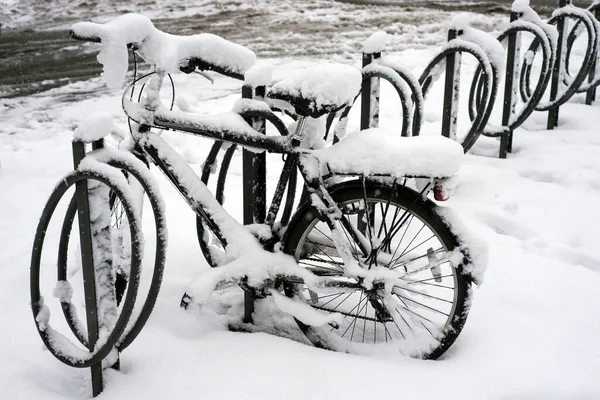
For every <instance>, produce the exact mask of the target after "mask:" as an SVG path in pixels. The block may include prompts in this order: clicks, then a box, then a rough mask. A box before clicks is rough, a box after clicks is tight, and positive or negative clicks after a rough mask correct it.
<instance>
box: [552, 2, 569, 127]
mask: <svg viewBox="0 0 600 400" xmlns="http://www.w3.org/2000/svg"><path fill="white" fill-rule="evenodd" d="M568 5H571V0H558V7H559V8H562V7H566V6H568ZM556 29H558V47H557V49H556V59H555V60H554V67H553V68H552V81H551V83H550V101H553V100H554V99H556V96H557V94H558V85H559V84H560V78H561V76H562V70H563V67H564V62H563V61H564V60H563V54H564V52H565V51H566V49H565V46H566V41H567V35H568V24H567V18H566V17H563V18H559V20H558V23H557V24H556ZM558 108H559V106H556V107H553V108H551V109H550V110H548V123H547V124H546V128H547V129H554V128H555V127H556V126H558Z"/></svg>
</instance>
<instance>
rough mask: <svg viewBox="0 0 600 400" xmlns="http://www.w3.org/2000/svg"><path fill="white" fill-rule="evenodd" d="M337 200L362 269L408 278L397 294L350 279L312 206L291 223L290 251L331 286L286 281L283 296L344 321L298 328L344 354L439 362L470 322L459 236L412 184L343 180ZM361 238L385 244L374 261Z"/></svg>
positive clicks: (468, 280) (318, 343)
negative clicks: (397, 354) (394, 355)
mask: <svg viewBox="0 0 600 400" xmlns="http://www.w3.org/2000/svg"><path fill="white" fill-rule="evenodd" d="M331 195H332V197H333V199H334V200H335V202H336V204H337V205H338V207H339V208H340V209H341V210H342V213H343V215H344V216H343V219H345V223H344V228H340V229H341V230H342V232H341V233H342V235H341V236H342V237H344V238H345V239H346V240H347V241H348V242H349V246H350V249H351V250H352V255H353V257H354V258H355V260H356V261H357V262H358V264H359V265H360V266H362V267H364V268H368V269H371V268H375V267H384V268H387V269H389V270H393V271H396V272H400V275H401V279H400V280H399V281H398V284H395V285H394V286H393V288H391V290H390V288H389V287H388V288H386V287H385V285H384V283H383V282H373V284H372V285H370V284H365V282H361V280H360V279H356V278H353V277H351V276H348V275H347V274H346V271H345V268H344V263H343V261H342V258H341V256H340V255H339V254H338V251H337V249H336V247H335V245H334V244H333V240H332V234H331V230H330V229H329V228H328V226H327V224H326V223H325V222H324V221H321V220H320V219H319V217H318V213H317V212H316V211H315V210H314V208H312V207H311V206H309V205H308V204H305V205H304V206H302V207H301V208H300V209H299V211H298V212H297V213H296V215H295V216H294V218H293V219H292V222H291V223H290V226H289V228H288V231H287V233H286V237H285V238H284V247H283V248H284V251H285V252H286V253H288V254H291V255H293V256H294V257H295V258H296V260H297V261H298V263H299V264H300V266H302V267H305V268H307V269H309V270H310V271H311V272H313V273H314V274H315V275H318V276H322V277H327V278H326V282H327V283H326V285H323V286H322V287H318V288H314V287H311V288H310V290H309V289H308V287H307V286H306V285H304V284H298V283H294V284H287V285H286V290H285V292H286V295H287V296H288V297H292V298H297V299H300V300H302V301H306V302H307V303H308V304H309V305H311V306H312V307H314V308H316V309H318V310H321V311H323V312H327V313H339V314H341V316H342V321H341V324H340V325H339V326H336V327H332V326H329V325H326V326H322V327H313V326H309V325H306V324H304V323H302V322H301V321H299V320H296V322H297V323H298V326H299V327H300V329H301V330H302V331H303V332H304V334H305V335H306V336H307V338H308V339H309V340H310V341H311V342H312V343H313V344H314V345H316V346H317V347H321V348H326V349H331V350H336V351H342V352H348V353H356V354H372V353H378V352H381V353H383V354H386V353H387V354H389V352H391V351H393V352H400V353H402V354H404V355H409V356H411V357H415V358H423V359H436V358H438V357H439V356H441V355H442V354H443V353H444V352H445V351H446V350H447V349H448V348H449V347H450V346H451V345H452V343H453V342H454V341H455V340H456V338H457V337H458V335H459V333H460V331H461V329H462V328H463V326H464V324H465V321H466V318H467V314H468V310H469V304H470V293H471V291H470V287H471V282H472V279H471V277H470V276H469V275H468V274H466V273H464V272H463V266H462V262H460V260H462V259H463V258H462V257H461V258H459V259H458V260H459V262H458V263H456V259H457V257H455V255H459V256H460V255H461V253H459V252H457V251H455V250H456V249H457V248H458V247H459V246H458V240H457V237H456V235H454V234H453V233H452V232H451V230H450V229H449V227H448V225H447V224H446V223H445V222H444V221H443V219H442V218H441V217H440V215H439V214H438V212H437V211H436V207H437V206H436V205H435V204H434V203H433V202H432V201H430V200H427V199H424V198H423V197H422V196H421V195H420V194H419V193H417V192H415V191H413V190H411V189H409V188H407V187H404V186H396V187H390V186H384V185H382V184H379V183H375V182H370V181H366V183H364V184H363V183H362V182H361V181H352V182H345V183H342V184H341V185H339V186H338V187H337V188H335V189H332V191H331ZM352 230H354V231H355V232H354V233H352V232H351V231H352ZM356 232H361V233H362V235H361V236H362V237H363V239H365V238H366V239H367V240H368V241H369V242H370V243H373V244H379V243H380V251H379V253H378V254H377V255H376V256H375V257H373V254H363V252H362V251H361V250H360V248H361V246H360V245H359V244H358V243H357V240H354V239H353V237H356ZM369 256H370V257H371V258H370V259H369ZM370 260H371V261H370ZM451 260H452V261H451ZM369 265H370V266H369Z"/></svg>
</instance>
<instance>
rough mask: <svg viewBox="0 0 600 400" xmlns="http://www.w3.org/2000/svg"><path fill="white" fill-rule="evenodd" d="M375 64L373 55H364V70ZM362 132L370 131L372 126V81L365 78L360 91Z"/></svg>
mask: <svg viewBox="0 0 600 400" xmlns="http://www.w3.org/2000/svg"><path fill="white" fill-rule="evenodd" d="M371 62H373V54H367V53H363V55H362V66H363V68H364V67H366V66H367V65H369V64H371ZM360 104H361V109H360V130H361V131H362V130H363V129H369V125H370V124H371V79H369V78H363V80H362V87H361V91H360Z"/></svg>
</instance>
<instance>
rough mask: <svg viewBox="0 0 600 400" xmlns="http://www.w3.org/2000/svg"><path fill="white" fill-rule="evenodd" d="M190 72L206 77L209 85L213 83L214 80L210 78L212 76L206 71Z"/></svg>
mask: <svg viewBox="0 0 600 400" xmlns="http://www.w3.org/2000/svg"><path fill="white" fill-rule="evenodd" d="M192 72H194V73H195V74H198V75H200V76H202V77H203V78H206V79H207V80H208V81H209V82H210V84H211V85H213V84H214V83H215V80H214V79H213V78H212V76H210V75H208V74H207V73H205V72H203V71H192Z"/></svg>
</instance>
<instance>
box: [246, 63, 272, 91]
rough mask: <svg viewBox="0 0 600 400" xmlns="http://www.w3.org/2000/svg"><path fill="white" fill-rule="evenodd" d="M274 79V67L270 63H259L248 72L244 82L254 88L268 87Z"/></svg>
mask: <svg viewBox="0 0 600 400" xmlns="http://www.w3.org/2000/svg"><path fill="white" fill-rule="evenodd" d="M272 77H273V65H272V64H269V63H259V64H256V65H253V66H252V67H250V68H249V69H248V71H246V74H245V75H244V82H245V83H246V84H247V85H250V86H252V87H257V86H268V85H269V84H270V83H271V79H272Z"/></svg>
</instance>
